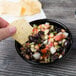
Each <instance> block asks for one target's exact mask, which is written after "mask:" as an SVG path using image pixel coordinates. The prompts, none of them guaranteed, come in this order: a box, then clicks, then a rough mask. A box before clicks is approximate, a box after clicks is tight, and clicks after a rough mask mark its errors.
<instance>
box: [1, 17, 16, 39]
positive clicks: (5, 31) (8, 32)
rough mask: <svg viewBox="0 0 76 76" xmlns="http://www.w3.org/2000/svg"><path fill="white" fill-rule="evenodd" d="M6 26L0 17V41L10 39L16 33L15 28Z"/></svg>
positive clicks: (5, 22)
mask: <svg viewBox="0 0 76 76" xmlns="http://www.w3.org/2000/svg"><path fill="white" fill-rule="evenodd" d="M8 25H9V23H8V22H7V21H5V20H4V19H2V18H1V17H0V40H3V39H5V38H8V37H10V36H12V35H13V34H14V33H15V32H16V27H10V26H8Z"/></svg>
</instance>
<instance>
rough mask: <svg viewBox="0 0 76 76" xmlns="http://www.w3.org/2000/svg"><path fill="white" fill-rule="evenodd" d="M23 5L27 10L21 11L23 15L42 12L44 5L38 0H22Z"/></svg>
mask: <svg viewBox="0 0 76 76" xmlns="http://www.w3.org/2000/svg"><path fill="white" fill-rule="evenodd" d="M21 5H22V8H24V10H26V11H25V12H24V13H21V16H22V15H34V14H37V13H40V11H41V7H42V5H41V3H40V2H39V1H38V0H21Z"/></svg>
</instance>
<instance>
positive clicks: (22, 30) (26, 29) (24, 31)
mask: <svg viewBox="0 0 76 76" xmlns="http://www.w3.org/2000/svg"><path fill="white" fill-rule="evenodd" d="M10 26H15V27H16V29H17V31H16V33H15V34H14V35H13V36H12V37H13V38H14V39H15V40H16V41H18V42H19V43H20V44H24V43H25V42H26V41H27V40H28V36H29V35H30V34H31V33H32V29H33V28H32V26H31V25H30V24H29V23H28V22H27V21H26V20H16V21H14V22H12V23H11V24H10Z"/></svg>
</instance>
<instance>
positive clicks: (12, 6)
mask: <svg viewBox="0 0 76 76" xmlns="http://www.w3.org/2000/svg"><path fill="white" fill-rule="evenodd" d="M21 9H22V7H21V5H20V2H11V1H0V14H1V15H2V14H7V15H12V16H20V14H21Z"/></svg>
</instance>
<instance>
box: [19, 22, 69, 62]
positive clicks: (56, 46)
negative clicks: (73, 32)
mask: <svg viewBox="0 0 76 76" xmlns="http://www.w3.org/2000/svg"><path fill="white" fill-rule="evenodd" d="M68 45H69V33H68V32H67V31H66V30H65V29H62V28H58V27H57V26H54V25H50V23H49V22H46V23H45V24H40V25H36V24H33V30H32V33H31V35H30V36H29V37H28V41H27V42H25V44H24V45H23V47H21V48H20V49H21V54H22V55H23V56H24V57H25V58H26V59H28V60H30V61H34V62H38V63H50V62H54V61H55V60H56V59H60V58H62V57H63V56H64V54H65V50H66V47H68Z"/></svg>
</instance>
